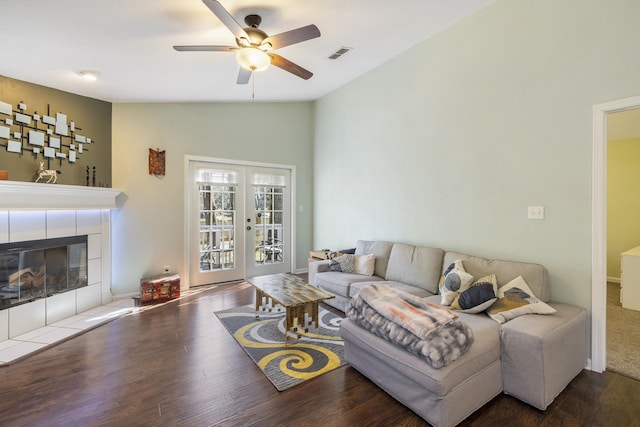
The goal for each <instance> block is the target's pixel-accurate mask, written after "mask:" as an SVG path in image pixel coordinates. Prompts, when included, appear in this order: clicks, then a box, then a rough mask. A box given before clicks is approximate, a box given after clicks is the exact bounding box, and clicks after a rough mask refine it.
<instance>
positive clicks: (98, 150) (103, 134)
mask: <svg viewBox="0 0 640 427" xmlns="http://www.w3.org/2000/svg"><path fill="white" fill-rule="evenodd" d="M0 101H2V102H6V103H8V104H11V105H12V106H13V108H14V109H16V106H17V104H18V103H19V102H21V101H22V102H24V103H25V104H27V113H29V114H32V113H33V112H35V111H37V112H38V114H40V115H44V114H47V106H50V110H49V111H50V114H49V115H52V116H54V117H55V114H56V113H58V112H59V113H64V114H66V115H67V118H68V120H73V121H74V122H75V124H76V126H78V127H79V128H82V130H81V131H78V133H79V134H81V135H85V136H88V137H90V138H91V139H92V141H95V143H92V144H90V145H89V144H85V145H84V152H83V154H82V155H80V157H79V159H78V161H77V162H75V163H69V161H68V160H64V159H63V160H62V163H60V161H59V160H58V159H54V160H51V163H50V167H51V169H56V170H60V171H61V172H62V173H61V174H59V175H58V180H57V184H68V185H86V172H87V170H86V168H87V166H89V167H90V169H91V174H92V173H93V167H94V166H95V168H96V185H98V184H102V185H103V186H105V187H111V103H110V102H105V101H100V100H97V99H92V98H87V97H85V96H80V95H76V94H73V93H69V92H63V91H61V90H57V89H52V88H48V87H45V86H40V85H37V84H33V83H28V82H24V81H21V80H15V79H11V78H8V77H4V76H0ZM6 118H8V116H5V115H3V114H0V124H2V125H5V119H6ZM43 129H44V127H43ZM67 141H68V139H67ZM0 143H1V144H5V145H6V140H4V139H3V140H0ZM26 145H27V144H26V143H24V142H23V147H24V146H26ZM41 160H43V156H42V154H38V156H37V158H34V155H33V153H29V152H24V154H22V155H19V154H17V153H9V152H7V149H6V147H0V169H2V170H7V171H8V172H9V179H10V180H11V181H34V179H35V178H36V177H37V176H34V174H35V171H36V170H37V169H38V168H39V166H40V161H41ZM46 165H47V163H45V167H46ZM90 179H92V176H91V177H90Z"/></svg>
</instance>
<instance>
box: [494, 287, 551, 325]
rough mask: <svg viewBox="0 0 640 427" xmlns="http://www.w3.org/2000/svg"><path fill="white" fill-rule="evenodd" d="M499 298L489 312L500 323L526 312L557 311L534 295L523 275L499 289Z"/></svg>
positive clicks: (542, 312) (546, 312)
mask: <svg viewBox="0 0 640 427" xmlns="http://www.w3.org/2000/svg"><path fill="white" fill-rule="evenodd" d="M498 298H499V299H498V301H496V302H495V303H493V305H492V306H491V307H489V309H488V310H487V313H488V314H489V316H491V318H492V319H494V320H496V321H497V322H499V323H505V322H508V321H509V320H511V319H515V318H516V317H519V316H522V315H524V314H553V313H555V312H556V309H555V308H553V307H551V306H550V305H548V304H545V303H544V302H542V301H540V300H539V299H538V298H536V297H535V296H534V294H533V292H532V291H531V289H530V288H529V285H527V282H525V281H524V279H523V278H522V276H518V277H516V278H515V279H513V280H512V281H510V282H509V283H507V284H506V285H504V286H503V287H501V288H500V289H498Z"/></svg>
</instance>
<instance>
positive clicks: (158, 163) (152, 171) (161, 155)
mask: <svg viewBox="0 0 640 427" xmlns="http://www.w3.org/2000/svg"><path fill="white" fill-rule="evenodd" d="M165 157H166V156H165V150H162V151H160V149H159V148H158V149H156V150H154V149H153V148H149V175H156V176H158V175H164V165H165Z"/></svg>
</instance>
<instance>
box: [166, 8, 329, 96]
mask: <svg viewBox="0 0 640 427" xmlns="http://www.w3.org/2000/svg"><path fill="white" fill-rule="evenodd" d="M202 2H203V3H204V4H205V5H206V6H207V7H208V8H209V9H211V11H212V12H213V13H214V14H215V15H216V16H217V17H218V19H220V21H222V23H223V24H224V25H225V26H226V27H227V28H228V29H229V30H230V31H231V32H232V33H233V35H234V36H235V37H236V44H237V46H216V45H200V46H173V48H174V49H175V50H177V51H181V52H236V58H237V60H238V63H239V64H240V72H239V73H238V80H237V81H236V83H238V84H241V85H242V84H247V83H248V82H249V79H250V78H251V73H252V72H253V71H261V70H264V69H266V68H267V67H268V66H269V64H273V65H274V66H276V67H278V68H281V69H283V70H285V71H288V72H290V73H292V74H295V75H296V76H298V77H300V78H302V79H305V80H307V79H309V78H311V76H313V73H312V72H311V71H309V70H305V69H304V68H302V67H301V66H299V65H297V64H294V63H293V62H291V61H289V60H288V59H285V58H283V57H282V56H280V55H278V54H276V53H273V50H275V49H279V48H281V47H285V46H289V45H292V44H295V43H300V42H303V41H306V40H310V39H313V38H316V37H320V30H318V27H316V26H315V25H307V26H305V27H300V28H297V29H295V30H291V31H285V32H284V33H280V34H276V35H274V36H269V35H267V33H265V32H264V31H262V30H260V29H259V28H258V27H259V26H260V23H261V22H262V18H261V17H260V16H259V15H247V16H246V17H245V18H244V22H245V23H246V24H247V28H242V27H241V26H240V24H238V22H237V21H236V20H235V19H234V18H233V16H231V14H230V13H229V12H227V10H226V9H225V8H224V7H223V6H222V4H220V2H218V1H216V0H202Z"/></svg>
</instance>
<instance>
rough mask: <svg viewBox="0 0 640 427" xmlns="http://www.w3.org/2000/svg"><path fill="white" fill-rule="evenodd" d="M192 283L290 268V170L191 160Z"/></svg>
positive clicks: (235, 277)
mask: <svg viewBox="0 0 640 427" xmlns="http://www.w3.org/2000/svg"><path fill="white" fill-rule="evenodd" d="M189 180H190V182H189V184H188V188H189V190H188V191H189V193H188V202H187V203H188V205H189V209H188V210H187V211H188V214H187V215H188V230H189V231H188V233H189V236H188V237H189V238H188V241H189V243H188V245H189V257H188V263H189V282H190V285H191V286H197V285H203V284H209V283H220V282H227V281H233V280H242V279H244V278H246V277H251V276H258V275H263V274H274V273H284V272H288V271H291V265H292V251H291V247H292V244H291V240H292V236H291V228H292V227H291V169H288V168H278V167H262V166H251V165H239V164H230V163H220V162H207V161H190V162H189Z"/></svg>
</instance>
